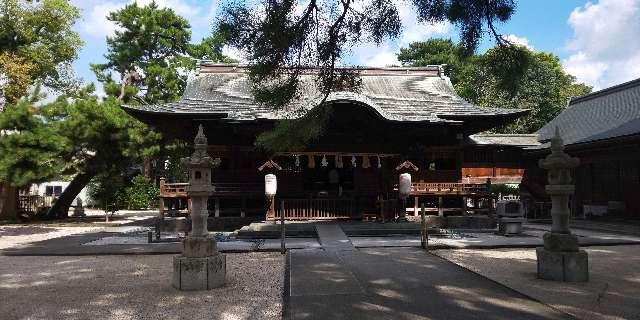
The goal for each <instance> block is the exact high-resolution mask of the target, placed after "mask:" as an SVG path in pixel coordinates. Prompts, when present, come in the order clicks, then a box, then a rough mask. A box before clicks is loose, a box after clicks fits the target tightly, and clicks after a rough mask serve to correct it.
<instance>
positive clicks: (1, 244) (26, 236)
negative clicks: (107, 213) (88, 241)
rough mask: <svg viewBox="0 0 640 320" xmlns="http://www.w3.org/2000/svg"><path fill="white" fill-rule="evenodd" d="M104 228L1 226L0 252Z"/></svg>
mask: <svg viewBox="0 0 640 320" xmlns="http://www.w3.org/2000/svg"><path fill="white" fill-rule="evenodd" d="M101 229H102V227H45V226H38V225H22V226H21V225H15V226H14V225H8V226H0V250H2V249H8V248H15V247H22V246H25V245H28V244H29V243H32V242H38V241H44V240H49V239H53V238H60V237H66V236H70V235H73V234H80V233H87V232H96V231H99V230H101Z"/></svg>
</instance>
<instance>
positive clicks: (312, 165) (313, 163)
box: [307, 154, 316, 169]
mask: <svg viewBox="0 0 640 320" xmlns="http://www.w3.org/2000/svg"><path fill="white" fill-rule="evenodd" d="M307 158H308V159H309V168H310V169H313V168H315V167H316V158H315V157H314V155H312V154H310V155H308V156H307Z"/></svg>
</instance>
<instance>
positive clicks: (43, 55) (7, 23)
mask: <svg viewBox="0 0 640 320" xmlns="http://www.w3.org/2000/svg"><path fill="white" fill-rule="evenodd" d="M79 17H80V11H79V10H78V9H77V8H76V7H74V6H72V5H71V4H70V3H69V1H66V0H41V1H29V0H3V1H2V2H0V56H3V58H2V59H0V60H1V61H0V71H2V69H6V68H7V67H6V66H7V65H8V64H9V65H10V64H13V65H14V66H15V64H20V65H22V66H26V68H25V69H23V72H22V73H21V75H22V76H26V77H28V79H29V81H28V84H29V85H30V84H32V83H33V82H35V81H36V80H41V81H42V82H43V84H44V85H46V86H47V87H50V88H54V89H58V90H62V91H63V92H69V91H73V90H76V89H77V85H76V84H77V81H75V79H73V76H72V74H71V65H70V62H71V61H72V60H73V59H75V58H76V56H77V52H78V50H79V49H80V47H81V46H82V45H83V43H82V40H80V36H79V35H78V33H76V32H75V31H73V30H72V26H73V24H74V23H75V22H76V21H77V19H78V18H79ZM9 59H10V60H11V61H8V60H9ZM23 68H24V67H23ZM9 85H10V86H13V87H12V88H9V90H10V91H12V92H13V93H12V94H11V95H9V96H8V97H7V103H8V104H13V103H15V102H16V101H17V98H18V97H21V96H24V95H25V94H26V90H27V86H26V85H24V82H21V81H19V82H12V83H10V84H9Z"/></svg>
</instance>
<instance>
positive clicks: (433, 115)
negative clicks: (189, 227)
mask: <svg viewBox="0 0 640 320" xmlns="http://www.w3.org/2000/svg"><path fill="white" fill-rule="evenodd" d="M246 69H247V68H246V66H241V65H220V64H210V63H209V64H207V63H204V64H201V66H200V71H199V74H198V75H197V76H194V77H191V78H190V79H189V81H188V84H187V87H186V89H185V93H184V96H183V98H182V99H181V100H180V101H178V102H175V103H168V104H164V105H141V106H133V105H132V106H126V108H129V109H130V110H132V111H142V112H150V113H170V114H211V115H217V116H219V117H222V118H226V119H230V120H255V119H273V120H277V119H287V118H294V117H296V115H298V116H299V115H300V114H301V113H300V111H301V110H302V111H303V113H304V111H307V110H310V109H312V108H313V107H315V106H316V105H317V104H318V103H319V102H320V101H321V99H322V94H321V93H320V92H319V91H318V90H317V87H316V85H315V79H314V76H313V75H312V74H306V75H302V76H301V85H300V88H301V90H300V92H299V93H298V95H297V97H296V98H295V99H294V102H292V104H291V105H289V106H287V107H285V108H283V109H282V110H277V111H274V110H273V108H270V107H269V106H266V105H263V104H260V103H257V102H255V101H254V100H253V98H252V95H251V86H250V83H249V80H248V77H247V73H246V71H247V70H246ZM358 71H359V72H360V76H361V79H362V86H361V88H360V90H359V92H358V93H356V92H347V91H337V92H332V93H331V94H330V95H329V96H328V99H327V101H328V102H340V101H349V102H356V103H361V104H363V105H366V106H368V107H370V108H372V109H373V110H375V112H376V113H377V114H379V115H380V116H381V117H383V118H385V119H387V120H393V121H429V122H455V120H460V118H464V117H474V116H493V117H501V116H505V117H514V116H517V115H519V114H523V113H525V112H526V110H514V109H499V108H480V107H477V106H474V105H472V104H470V103H468V102H466V101H465V100H464V99H462V98H461V97H459V96H458V95H457V94H456V93H455V91H454V89H453V86H452V85H451V82H450V81H449V79H448V78H447V77H444V76H441V72H440V68H439V67H438V66H429V67H421V68H359V69H358ZM449 117H450V118H449ZM448 118H449V119H448ZM454 119H455V120H454Z"/></svg>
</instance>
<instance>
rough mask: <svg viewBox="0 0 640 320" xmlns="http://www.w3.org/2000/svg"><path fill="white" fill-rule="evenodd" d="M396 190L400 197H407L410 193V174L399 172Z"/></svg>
mask: <svg viewBox="0 0 640 320" xmlns="http://www.w3.org/2000/svg"><path fill="white" fill-rule="evenodd" d="M398 191H399V192H400V198H401V199H404V198H407V197H408V196H409V195H410V194H411V174H409V173H403V174H400V183H399V184H398Z"/></svg>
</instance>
